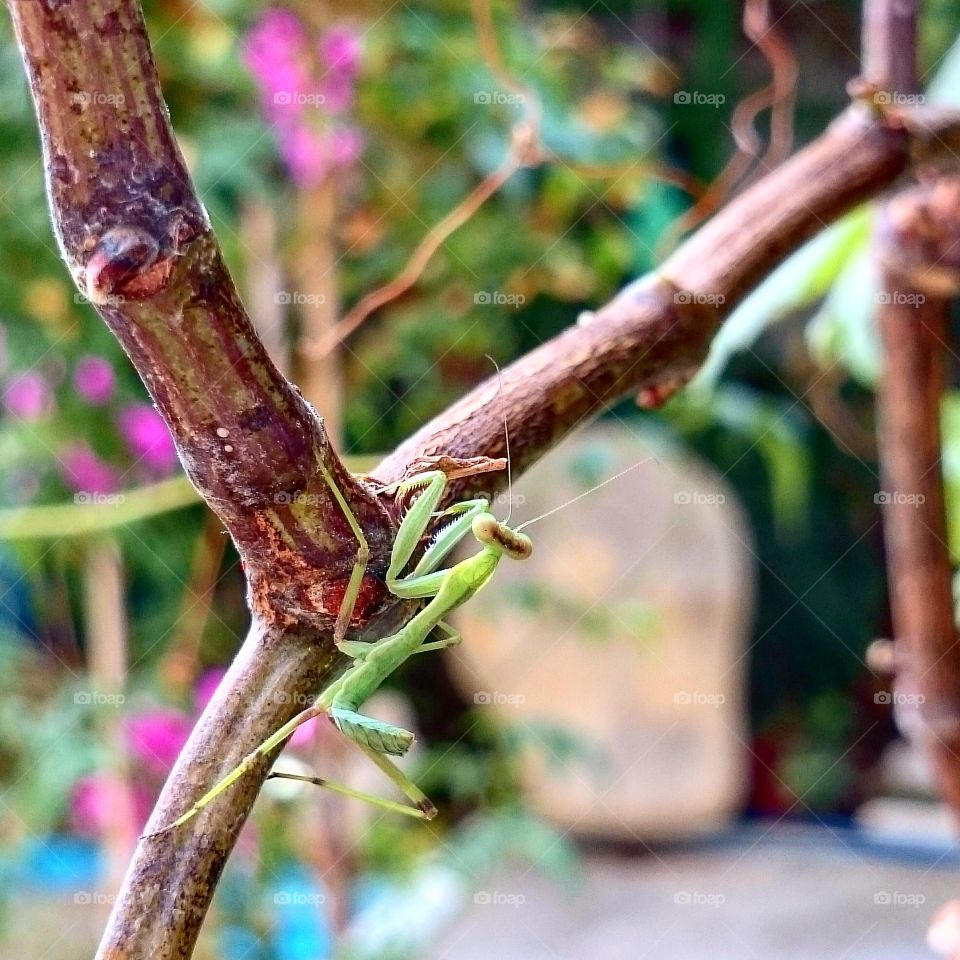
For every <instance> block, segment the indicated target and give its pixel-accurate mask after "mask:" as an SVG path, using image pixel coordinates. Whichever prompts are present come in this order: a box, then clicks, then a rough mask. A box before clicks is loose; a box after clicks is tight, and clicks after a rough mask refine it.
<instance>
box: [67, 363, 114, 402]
mask: <svg viewBox="0 0 960 960" xmlns="http://www.w3.org/2000/svg"><path fill="white" fill-rule="evenodd" d="M116 383H117V375H116V374H115V373H114V372H113V366H112V364H111V363H110V361H109V360H107V359H106V358H105V357H96V356H93V355H90V354H88V355H87V356H85V357H81V358H80V359H79V360H78V361H77V366H76V367H75V368H74V371H73V388H74V389H75V390H76V391H77V393H78V394H80V396H81V398H82V399H83V400H85V401H86V402H87V403H89V404H90V405H91V406H92V407H102V406H103V405H104V404H105V403H107V402H108V401H109V400H110V398H111V397H112V396H113V388H114V387H115V386H116Z"/></svg>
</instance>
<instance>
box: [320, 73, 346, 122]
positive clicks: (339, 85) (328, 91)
mask: <svg viewBox="0 0 960 960" xmlns="http://www.w3.org/2000/svg"><path fill="white" fill-rule="evenodd" d="M353 90H354V84H353V79H352V78H351V77H348V76H346V75H345V74H342V73H329V74H327V76H325V77H324V78H323V80H322V81H321V83H320V93H321V95H322V97H323V108H324V110H326V112H327V113H329V114H331V115H332V116H337V115H338V114H341V113H346V112H347V111H348V110H350V109H351V108H352V107H353Z"/></svg>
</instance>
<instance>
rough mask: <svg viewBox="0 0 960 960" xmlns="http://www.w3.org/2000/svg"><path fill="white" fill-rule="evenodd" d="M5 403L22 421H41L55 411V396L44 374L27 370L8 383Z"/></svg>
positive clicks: (4, 396)
mask: <svg viewBox="0 0 960 960" xmlns="http://www.w3.org/2000/svg"><path fill="white" fill-rule="evenodd" d="M3 403H4V406H5V407H6V408H7V410H8V412H9V413H12V414H13V415H14V416H15V417H19V418H20V419H21V420H39V419H40V417H42V416H45V415H46V414H48V413H50V411H51V410H52V409H53V395H52V394H51V392H50V387H49V385H48V384H47V381H46V380H45V379H44V377H43V375H42V374H39V373H37V372H36V371H35V370H27V371H26V372H24V373H19V374H17V375H16V376H14V377H13V378H12V379H11V380H10V381H9V382H8V383H7V385H6V387H5V388H4V391H3Z"/></svg>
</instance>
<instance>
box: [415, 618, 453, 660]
mask: <svg viewBox="0 0 960 960" xmlns="http://www.w3.org/2000/svg"><path fill="white" fill-rule="evenodd" d="M437 629H438V630H443V631H444V633H446V636H445V637H443V638H442V639H441V640H431V641H430V642H429V643H424V644H421V645H420V646H419V647H417V653H429V652H430V651H431V650H446V648H447V647H455V646H457V644H458V643H460V641H461V640H463V635H462V634H461V633H460V632H459V631H458V630H454V629H453V627H451V626H450V624H449V623H444V622H443V621H442V620H441V621H440V622H439V623H438V624H437Z"/></svg>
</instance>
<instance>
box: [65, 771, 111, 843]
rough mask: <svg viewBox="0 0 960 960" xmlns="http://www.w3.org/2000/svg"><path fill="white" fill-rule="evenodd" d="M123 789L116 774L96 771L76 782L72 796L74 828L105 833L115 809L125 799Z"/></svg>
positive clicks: (91, 832) (84, 831) (87, 831)
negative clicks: (121, 792) (121, 791)
mask: <svg viewBox="0 0 960 960" xmlns="http://www.w3.org/2000/svg"><path fill="white" fill-rule="evenodd" d="M119 790H122V787H120V784H119V782H118V781H117V779H116V777H112V776H110V775H109V774H106V773H94V774H91V775H90V776H87V777H81V778H80V779H79V780H78V781H77V782H76V783H75V784H74V785H73V793H72V795H71V797H70V821H71V823H72V825H73V828H74V829H75V830H76V831H77V832H78V833H82V834H84V835H86V836H93V837H98V836H101V835H102V834H103V833H104V831H105V830H106V828H107V825H108V824H109V823H110V818H111V816H112V815H113V810H114V809H115V808H116V807H117V806H118V805H119V803H121V802H122V798H121V797H119V796H118V791H119Z"/></svg>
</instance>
